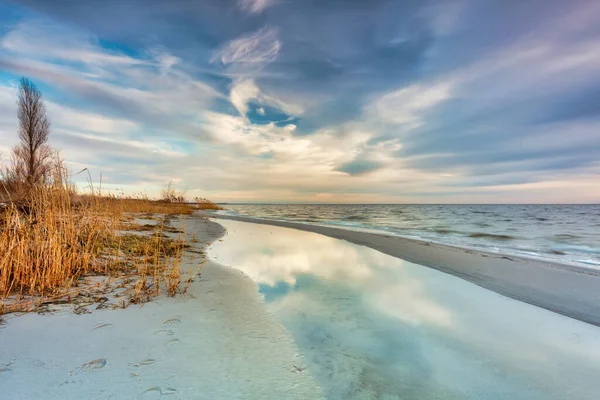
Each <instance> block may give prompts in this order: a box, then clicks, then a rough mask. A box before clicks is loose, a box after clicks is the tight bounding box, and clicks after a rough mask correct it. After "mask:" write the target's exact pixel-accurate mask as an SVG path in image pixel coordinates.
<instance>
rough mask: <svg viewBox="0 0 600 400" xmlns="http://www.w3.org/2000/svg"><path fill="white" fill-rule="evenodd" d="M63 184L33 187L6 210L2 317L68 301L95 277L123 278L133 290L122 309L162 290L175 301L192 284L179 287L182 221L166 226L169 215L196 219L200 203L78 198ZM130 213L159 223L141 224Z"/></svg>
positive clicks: (0, 242) (1, 222)
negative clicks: (85, 279)
mask: <svg viewBox="0 0 600 400" xmlns="http://www.w3.org/2000/svg"><path fill="white" fill-rule="evenodd" d="M65 182H68V180H67V179H66V178H65V177H63V176H59V177H58V178H56V179H54V183H53V184H51V185H43V186H40V187H37V188H35V190H31V191H30V192H29V193H28V195H27V198H26V200H20V201H10V202H8V203H7V204H6V205H5V206H3V207H2V208H0V248H2V249H3V251H2V253H0V315H1V314H2V313H3V312H11V311H16V310H22V309H31V308H32V307H31V304H32V302H36V304H40V303H46V302H48V301H49V300H52V299H64V298H67V299H70V298H71V296H72V295H73V293H79V292H80V290H79V289H80V287H79V286H80V282H81V279H82V278H83V277H86V276H91V275H102V276H107V277H115V278H116V277H120V278H124V282H126V283H129V284H130V290H129V297H128V298H127V300H123V304H122V306H126V305H127V304H128V303H129V302H131V303H140V302H145V301H148V300H149V299H150V298H151V297H152V296H156V295H158V294H160V292H161V288H162V289H163V290H165V291H166V293H167V294H168V295H170V296H174V295H175V294H176V293H178V292H185V291H186V290H187V286H188V285H189V281H190V280H189V279H188V280H186V281H185V287H184V288H183V289H181V288H180V284H181V283H182V277H181V268H182V263H183V258H184V251H185V249H186V247H187V245H186V243H185V240H184V238H185V233H184V232H183V229H182V225H183V224H182V223H180V226H179V228H174V227H171V226H168V225H167V224H166V223H165V216H166V218H169V217H170V218H173V216H175V215H186V214H191V213H192V212H193V211H194V210H195V209H197V208H196V207H195V206H194V205H192V204H186V203H167V202H161V201H152V200H148V199H132V198H116V197H100V196H93V195H88V196H74V194H73V191H72V188H71V187H70V186H69V184H68V183H65ZM132 214H138V215H139V214H148V215H152V216H153V217H154V219H157V218H159V219H160V220H159V221H158V223H157V224H155V225H152V224H145V225H142V224H139V223H137V222H135V221H132V219H133V218H132ZM157 216H158V217H157ZM180 221H181V220H180ZM124 231H126V232H124ZM133 231H135V233H133ZM167 233H171V235H170V236H168V235H167ZM196 272H197V271H196ZM190 274H191V272H190ZM190 279H191V278H190ZM3 299H4V301H3ZM9 299H10V301H8V300H9ZM15 299H16V300H17V301H16V302H15ZM19 305H21V306H19ZM25 305H27V306H25Z"/></svg>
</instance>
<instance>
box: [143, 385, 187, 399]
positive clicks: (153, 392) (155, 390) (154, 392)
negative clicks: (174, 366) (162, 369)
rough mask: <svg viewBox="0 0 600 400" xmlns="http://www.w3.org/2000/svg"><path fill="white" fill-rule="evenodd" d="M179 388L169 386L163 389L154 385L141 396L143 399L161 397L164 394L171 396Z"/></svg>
mask: <svg viewBox="0 0 600 400" xmlns="http://www.w3.org/2000/svg"><path fill="white" fill-rule="evenodd" d="M177 392H178V390H177V389H174V388H172V387H168V388H165V389H161V388H160V387H159V386H153V387H151V388H150V389H146V390H144V391H143V392H142V394H141V396H140V398H143V399H151V398H160V397H162V396H169V395H172V394H175V393H177Z"/></svg>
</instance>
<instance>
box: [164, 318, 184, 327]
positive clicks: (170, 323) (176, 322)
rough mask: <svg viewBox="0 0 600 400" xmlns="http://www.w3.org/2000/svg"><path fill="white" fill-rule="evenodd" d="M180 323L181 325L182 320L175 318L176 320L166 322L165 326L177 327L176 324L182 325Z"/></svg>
mask: <svg viewBox="0 0 600 400" xmlns="http://www.w3.org/2000/svg"><path fill="white" fill-rule="evenodd" d="M180 323H181V318H179V317H175V318H171V319H168V320H166V321H165V322H163V325H165V326H169V325H176V324H180Z"/></svg>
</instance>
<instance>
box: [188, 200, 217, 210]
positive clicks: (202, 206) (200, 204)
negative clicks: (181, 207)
mask: <svg viewBox="0 0 600 400" xmlns="http://www.w3.org/2000/svg"><path fill="white" fill-rule="evenodd" d="M194 201H195V202H196V209H197V210H222V209H223V207H221V206H219V205H217V204H215V203H213V202H212V201H210V200H208V199H205V198H202V197H196V198H195V199H194Z"/></svg>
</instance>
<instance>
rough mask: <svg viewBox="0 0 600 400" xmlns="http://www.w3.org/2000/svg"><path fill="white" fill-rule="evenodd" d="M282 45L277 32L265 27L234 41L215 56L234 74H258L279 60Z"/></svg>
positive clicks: (214, 57)
mask: <svg viewBox="0 0 600 400" xmlns="http://www.w3.org/2000/svg"><path fill="white" fill-rule="evenodd" d="M281 47H282V43H281V41H280V40H279V39H278V37H277V30H276V29H274V28H268V27H263V28H261V29H259V30H257V31H255V32H253V33H250V34H246V35H243V36H241V37H239V38H237V39H233V40H231V41H230V42H228V43H227V44H226V45H225V46H223V47H222V48H221V49H220V50H219V51H217V52H216V54H215V55H214V56H213V58H212V61H213V62H217V61H218V62H219V63H220V64H221V65H222V66H223V67H224V68H226V69H227V70H228V71H230V72H231V73H233V74H250V73H256V72H258V71H260V70H261V69H262V68H264V67H265V66H266V65H267V64H270V63H272V62H273V61H275V60H276V59H277V55H278V54H279V51H280V50H281Z"/></svg>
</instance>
